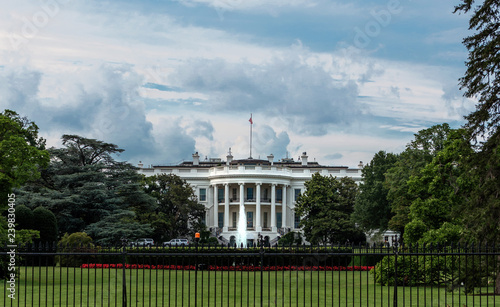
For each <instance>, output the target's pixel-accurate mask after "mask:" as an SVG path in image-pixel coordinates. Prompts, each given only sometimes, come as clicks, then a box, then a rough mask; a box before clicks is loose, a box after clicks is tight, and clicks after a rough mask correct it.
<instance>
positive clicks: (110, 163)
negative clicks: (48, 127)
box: [19, 135, 155, 244]
mask: <svg viewBox="0 0 500 307" xmlns="http://www.w3.org/2000/svg"><path fill="white" fill-rule="evenodd" d="M62 141H63V145H64V147H63V148H51V149H49V152H50V154H51V163H50V166H49V167H48V168H47V169H46V170H44V171H43V172H42V177H41V178H40V179H39V180H37V181H35V182H33V183H31V184H29V185H26V186H25V187H23V188H22V189H21V190H20V191H19V195H20V197H21V198H22V202H23V203H25V204H26V205H28V206H29V207H31V208H35V207H38V206H43V207H45V208H47V209H49V210H51V211H52V212H54V214H55V215H56V217H57V221H58V226H59V230H60V232H61V233H65V232H68V233H73V232H82V231H86V232H87V233H88V234H89V235H90V236H92V237H93V238H94V239H95V240H96V242H97V243H101V244H103V243H116V242H118V241H119V239H120V237H122V236H125V237H130V236H144V235H147V234H149V233H150V231H151V228H150V227H149V225H147V224H144V225H140V224H139V223H138V221H137V217H136V213H137V212H143V211H148V210H154V209H153V208H154V206H155V204H154V200H153V198H151V197H149V196H148V195H147V194H145V193H144V191H143V189H142V187H141V184H140V182H141V177H140V175H139V174H137V171H136V168H135V167H133V166H132V165H130V164H128V163H126V162H118V161H116V160H115V159H114V158H113V157H112V155H114V154H117V153H120V152H122V151H123V150H122V149H120V148H118V147H117V146H116V145H114V144H109V143H105V142H102V141H98V140H95V139H87V138H84V137H80V136H76V135H63V137H62ZM103 221H106V225H105V226H106V227H96V226H103V225H102V223H103ZM96 223H99V224H96ZM104 229H105V231H104Z"/></svg>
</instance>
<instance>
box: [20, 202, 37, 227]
mask: <svg viewBox="0 0 500 307" xmlns="http://www.w3.org/2000/svg"><path fill="white" fill-rule="evenodd" d="M16 223H17V229H34V226H35V217H34V215H33V211H31V209H30V208H28V207H26V206H25V205H17V206H16Z"/></svg>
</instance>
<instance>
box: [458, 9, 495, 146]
mask: <svg viewBox="0 0 500 307" xmlns="http://www.w3.org/2000/svg"><path fill="white" fill-rule="evenodd" d="M460 2H461V4H460V5H458V6H456V7H455V12H460V13H472V16H471V18H470V20H469V30H471V31H475V33H474V34H472V35H471V36H469V37H467V38H465V39H464V41H463V42H464V45H465V46H466V47H467V49H468V50H469V57H468V59H467V62H466V66H467V70H466V72H465V75H464V77H462V78H461V79H460V85H461V86H462V88H465V89H466V92H465V96H466V97H469V98H475V99H477V101H478V103H477V104H476V110H475V111H474V112H472V113H471V114H469V115H468V116H467V117H466V119H467V120H468V123H467V126H466V127H467V128H468V129H469V130H470V131H471V132H472V134H473V135H474V136H476V135H480V136H483V137H485V136H489V135H492V134H494V133H496V131H498V126H499V123H500V113H499V112H498V110H499V107H500V100H499V99H498V97H499V96H500V65H499V63H500V52H499V51H498V40H499V39H500V24H499V23H498V18H499V15H500V14H499V12H500V3H499V2H498V1H491V0H489V1H475V0H461V1H460ZM474 4H476V5H474Z"/></svg>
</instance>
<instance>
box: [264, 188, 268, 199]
mask: <svg viewBox="0 0 500 307" xmlns="http://www.w3.org/2000/svg"><path fill="white" fill-rule="evenodd" d="M267 193H268V192H267V188H265V189H264V201H269V195H268V194H267Z"/></svg>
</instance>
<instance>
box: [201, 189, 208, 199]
mask: <svg viewBox="0 0 500 307" xmlns="http://www.w3.org/2000/svg"><path fill="white" fill-rule="evenodd" d="M200 201H207V189H200Z"/></svg>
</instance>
